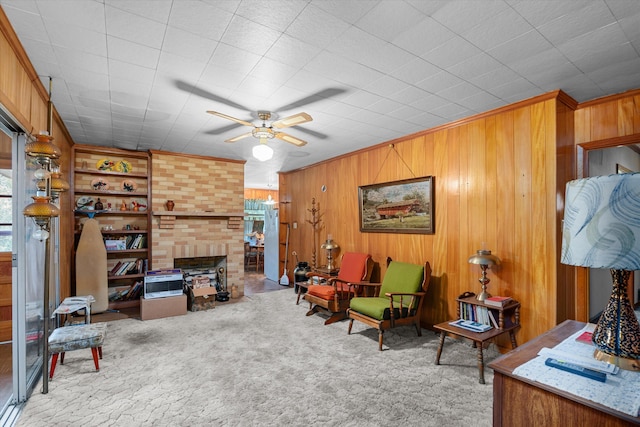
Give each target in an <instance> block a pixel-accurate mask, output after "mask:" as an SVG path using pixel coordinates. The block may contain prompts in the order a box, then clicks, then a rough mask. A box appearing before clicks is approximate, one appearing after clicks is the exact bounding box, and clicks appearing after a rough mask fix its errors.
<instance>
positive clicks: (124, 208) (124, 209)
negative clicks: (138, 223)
mask: <svg viewBox="0 0 640 427" xmlns="http://www.w3.org/2000/svg"><path fill="white" fill-rule="evenodd" d="M120 210H121V211H126V210H127V202H125V201H124V200H123V201H122V204H121V205H120Z"/></svg>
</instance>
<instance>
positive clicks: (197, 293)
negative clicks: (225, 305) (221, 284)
mask: <svg viewBox="0 0 640 427" xmlns="http://www.w3.org/2000/svg"><path fill="white" fill-rule="evenodd" d="M187 292H188V298H187V310H189V311H200V310H208V309H210V308H214V307H215V306H216V294H217V293H218V291H216V288H215V286H205V287H204V288H196V289H192V288H190V287H188V286H187Z"/></svg>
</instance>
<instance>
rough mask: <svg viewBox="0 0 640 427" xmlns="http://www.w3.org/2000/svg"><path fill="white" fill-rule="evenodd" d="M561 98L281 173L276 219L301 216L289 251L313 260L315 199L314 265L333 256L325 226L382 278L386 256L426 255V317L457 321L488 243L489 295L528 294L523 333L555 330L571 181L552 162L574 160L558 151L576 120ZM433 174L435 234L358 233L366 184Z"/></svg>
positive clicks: (525, 336)
mask: <svg viewBox="0 0 640 427" xmlns="http://www.w3.org/2000/svg"><path fill="white" fill-rule="evenodd" d="M560 96H561V92H554V93H551V94H546V95H543V96H540V97H537V98H535V99H532V100H529V101H527V102H522V103H518V104H514V105H512V106H510V107H509V108H503V109H500V110H496V111H494V112H490V113H486V114H483V115H479V116H476V117H473V118H470V119H468V120H464V121H461V122H458V123H453V124H450V125H447V126H444V127H441V128H437V129H433V130H430V131H426V132H424V133H421V134H416V135H410V136H408V137H406V138H403V139H401V140H396V141H392V143H391V144H382V145H379V146H376V147H371V148H369V149H366V150H361V151H359V152H356V153H353V154H351V155H346V156H343V157H339V158H336V159H332V160H328V161H326V162H323V163H320V164H317V165H315V166H312V167H308V168H305V169H301V170H296V171H292V172H289V173H284V174H281V177H280V197H281V199H282V200H286V201H290V203H289V204H286V205H284V206H285V208H284V209H282V208H281V209H282V212H283V213H282V214H281V218H282V220H283V221H288V222H297V223H298V228H297V229H293V228H292V230H291V241H290V246H289V247H290V250H295V251H297V253H298V256H299V258H300V260H301V261H302V260H304V261H308V262H312V258H313V250H314V248H313V242H314V236H313V230H312V227H311V225H310V224H309V223H308V220H310V218H311V217H310V213H309V209H311V202H312V198H315V200H316V203H317V207H318V208H319V209H320V214H321V215H322V217H321V218H322V223H321V227H322V229H321V231H320V232H319V233H318V236H316V237H317V239H316V242H318V244H317V247H316V248H315V250H316V256H317V263H318V265H321V264H324V263H325V261H326V254H325V253H322V251H321V250H320V248H319V242H321V241H323V240H324V239H325V238H326V235H327V234H329V233H330V234H332V236H333V239H334V240H336V241H337V243H338V244H339V245H340V247H341V251H361V252H368V253H370V254H371V255H372V256H373V258H374V259H375V260H376V261H377V262H378V263H379V264H380V277H383V276H384V271H385V264H384V261H385V259H386V257H388V256H390V257H391V258H393V259H395V260H399V261H406V262H414V263H423V262H425V261H429V262H430V263H431V266H432V268H433V275H434V277H433V279H432V282H431V285H430V288H429V290H428V294H429V296H428V302H427V304H426V307H425V310H424V313H423V315H422V324H423V326H425V327H429V326H430V325H433V324H434V323H438V322H441V321H444V320H447V319H450V318H454V317H455V315H456V303H455V299H456V297H457V296H458V295H460V294H461V293H463V292H464V291H473V292H476V293H477V292H479V290H480V285H479V283H478V278H479V276H480V271H479V269H477V268H474V267H475V266H471V265H470V264H468V262H467V259H468V258H469V256H471V255H472V254H473V253H475V251H476V250H478V249H480V248H482V247H485V248H486V249H490V250H491V251H492V252H493V253H494V254H495V255H497V256H498V257H499V258H500V259H501V260H502V265H501V266H500V267H499V268H497V269H495V270H492V271H490V272H489V277H490V279H491V283H490V284H489V291H490V292H491V293H493V294H497V295H509V296H512V297H514V298H515V299H517V300H519V301H521V302H522V310H521V321H522V325H523V327H522V329H521V331H520V332H519V333H518V335H519V340H520V341H527V340H529V339H531V338H533V337H535V336H537V335H539V334H541V333H542V332H544V331H546V330H548V329H550V328H551V327H553V326H555V325H556V323H557V317H558V313H557V311H558V309H557V307H556V304H555V301H556V295H557V294H558V292H559V289H558V285H557V274H558V267H557V264H558V262H557V260H558V258H559V255H558V253H559V252H558V251H559V242H558V236H559V232H558V229H557V227H558V224H559V220H558V209H557V208H558V207H557V206H556V202H557V198H558V197H560V198H562V195H561V194H558V189H559V188H563V187H564V182H562V183H559V182H558V181H557V173H558V171H557V168H558V165H562V166H563V167H566V166H567V163H568V165H569V167H572V162H571V160H570V159H571V158H572V151H571V149H569V150H567V152H566V153H562V152H559V150H558V148H557V143H558V140H559V139H562V140H563V141H564V142H563V143H564V145H571V144H572V142H573V138H572V137H571V133H572V129H568V128H569V127H570V124H571V121H570V120H569V119H567V117H566V114H564V113H565V112H566V111H567V110H568V108H567V107H566V106H564V104H563V103H562V102H560V101H559V97H560ZM559 120H560V121H562V122H563V126H558V121H559ZM567 121H568V123H567ZM558 132H563V133H564V132H568V133H569V136H566V135H560V136H559V135H558ZM560 137H561V138H560ZM567 141H568V142H567ZM562 156H564V158H563V159H562V161H560V160H559V159H560V158H561V157H562ZM567 159H569V160H567ZM571 173H572V171H569V172H563V173H562V176H563V177H564V176H565V175H570V174H571ZM428 175H433V176H434V177H435V190H436V191H435V193H436V194H435V208H436V210H435V217H436V230H435V234H433V235H424V234H389V233H361V232H360V230H359V213H358V187H359V186H361V185H368V184H377V183H383V182H388V181H395V180H400V179H407V178H412V177H420V176H428ZM323 185H324V186H326V191H324V192H323V191H322V190H321V187H322V186H323Z"/></svg>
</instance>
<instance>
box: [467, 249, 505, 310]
mask: <svg viewBox="0 0 640 427" xmlns="http://www.w3.org/2000/svg"><path fill="white" fill-rule="evenodd" d="M469 264H478V265H480V269H482V276H480V278H479V279H478V282H480V284H481V285H482V292H480V293H479V294H478V296H476V299H477V300H478V301H484V300H485V299H487V298H489V297H490V296H491V294H490V293H488V292H487V285H488V284H489V282H490V281H491V279H489V278H488V277H487V269H488V268H489V266H490V265H500V258H498V257H497V256H495V255H491V251H488V250H485V249H480V250H478V251H477V252H476V253H475V255H471V256H470V257H469Z"/></svg>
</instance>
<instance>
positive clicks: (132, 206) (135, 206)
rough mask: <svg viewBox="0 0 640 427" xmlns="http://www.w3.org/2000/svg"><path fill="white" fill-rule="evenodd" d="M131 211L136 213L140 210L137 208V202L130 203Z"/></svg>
mask: <svg viewBox="0 0 640 427" xmlns="http://www.w3.org/2000/svg"><path fill="white" fill-rule="evenodd" d="M131 210H132V211H134V212H138V211H139V210H140V209H139V208H138V202H136V201H135V200H134V201H133V202H131Z"/></svg>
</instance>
